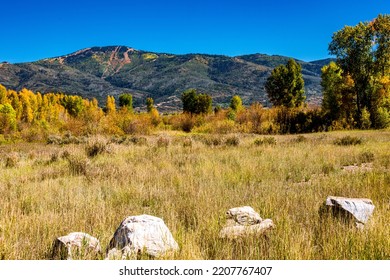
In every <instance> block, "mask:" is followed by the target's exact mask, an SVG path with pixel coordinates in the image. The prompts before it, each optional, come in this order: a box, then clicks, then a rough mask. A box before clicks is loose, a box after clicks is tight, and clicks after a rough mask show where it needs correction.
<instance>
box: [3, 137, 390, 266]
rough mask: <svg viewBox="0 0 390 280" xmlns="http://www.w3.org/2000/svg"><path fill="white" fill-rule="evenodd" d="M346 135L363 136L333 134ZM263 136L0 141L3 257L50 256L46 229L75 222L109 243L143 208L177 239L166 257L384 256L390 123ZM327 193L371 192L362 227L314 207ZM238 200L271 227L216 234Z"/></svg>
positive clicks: (388, 231)
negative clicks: (242, 235) (234, 235)
mask: <svg viewBox="0 0 390 280" xmlns="http://www.w3.org/2000/svg"><path fill="white" fill-rule="evenodd" d="M345 136H352V137H355V139H359V140H362V143H360V144H359V143H356V145H336V144H335V143H334V141H335V140H337V139H341V138H342V137H345ZM267 137H268V138H267ZM269 137H271V136H264V137H263V136H259V135H244V134H242V135H202V134H178V133H173V132H167V133H166V134H158V135H157V134H156V135H152V136H146V138H145V139H146V141H145V139H144V138H140V139H141V140H142V141H139V143H138V144H134V143H131V142H130V143H127V144H117V143H108V142H109V140H110V139H109V138H106V139H102V138H98V139H94V138H91V139H89V141H95V144H94V143H84V144H65V145H56V144H50V145H48V144H44V143H14V144H3V145H0V155H1V159H2V160H1V162H0V259H46V258H49V256H50V252H51V246H52V242H53V240H54V239H55V238H56V237H58V236H62V235H66V234H68V233H70V232H73V231H83V232H87V233H89V234H91V235H93V236H95V237H97V238H98V239H99V240H100V242H101V244H102V247H103V248H106V246H107V245H108V243H109V241H110V239H111V237H112V236H113V234H114V231H115V229H116V228H117V227H118V225H119V223H120V222H121V221H122V220H123V219H124V218H125V217H127V216H129V215H140V214H150V215H154V216H157V217H160V218H162V219H163V220H164V221H165V223H166V224H167V226H168V228H169V229H170V230H171V232H172V234H173V236H174V238H175V239H176V241H177V242H178V243H179V246H180V250H179V251H178V252H177V253H175V255H173V256H169V257H166V258H170V259H203V260H208V259H277V260H283V259H389V258H390V238H389V236H390V227H389V224H390V132H389V131H345V132H330V133H321V134H307V135H303V136H297V135H286V136H272V137H273V138H274V140H276V141H273V140H272V138H269ZM227 139H229V140H228V141H226V140H227ZM256 139H257V141H256V143H257V145H256V144H254V142H255V140H256ZM259 139H260V140H259ZM269 139H271V140H269ZM106 142H107V143H106ZM113 142H118V141H113ZM133 142H136V141H133ZM275 142H276V143H275ZM96 143H100V144H101V145H102V149H101V150H97V151H94V150H93V149H92V148H93V147H94V146H93V145H96ZM346 144H348V143H346ZM91 147H92V148H91ZM91 149H92V150H91ZM87 154H89V155H87ZM95 154H96V155H95ZM349 165H356V168H353V169H352V170H350V171H347V170H343V167H344V166H349ZM362 165H363V166H364V167H365V166H369V168H360V167H361V166H362ZM328 195H334V196H346V197H366V198H370V199H372V200H373V203H374V205H375V206H376V208H375V210H374V214H373V216H372V218H371V219H370V220H369V223H368V224H367V225H366V226H365V228H364V230H362V231H360V230H357V229H356V228H355V227H353V226H349V225H345V224H343V223H342V222H341V221H339V220H337V219H334V218H332V217H330V216H320V215H319V212H318V210H319V208H320V206H321V205H322V204H323V203H324V201H325V199H326V197H327V196H328ZM244 205H249V206H251V207H253V208H254V209H255V210H256V211H257V212H258V213H259V214H260V215H261V217H262V218H270V219H272V220H273V221H274V223H275V225H276V227H275V228H274V229H273V230H272V231H271V232H269V233H268V234H267V236H266V237H258V238H247V239H241V240H236V241H227V240H221V239H219V238H218V233H219V231H220V229H221V228H222V226H223V224H224V222H225V212H226V210H228V209H229V208H232V207H238V206H244ZM101 258H104V255H102V256H101Z"/></svg>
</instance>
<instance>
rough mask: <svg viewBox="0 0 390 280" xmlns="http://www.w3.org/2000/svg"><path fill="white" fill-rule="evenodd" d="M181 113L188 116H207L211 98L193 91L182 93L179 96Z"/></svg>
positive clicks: (210, 108) (210, 106) (209, 110)
mask: <svg viewBox="0 0 390 280" xmlns="http://www.w3.org/2000/svg"><path fill="white" fill-rule="evenodd" d="M181 101H182V102H183V112H184V113H190V114H208V113H210V112H211V110H212V101H213V100H212V98H211V96H210V95H208V94H199V93H197V91H196V90H195V89H189V90H186V91H185V92H183V94H182V96H181Z"/></svg>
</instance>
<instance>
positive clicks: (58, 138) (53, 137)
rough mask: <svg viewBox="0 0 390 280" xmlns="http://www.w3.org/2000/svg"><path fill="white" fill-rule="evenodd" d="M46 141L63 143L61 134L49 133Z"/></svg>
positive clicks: (57, 143)
mask: <svg viewBox="0 0 390 280" xmlns="http://www.w3.org/2000/svg"><path fill="white" fill-rule="evenodd" d="M46 143H47V144H56V145H59V144H62V138H61V136H59V135H49V136H48V137H47V142H46Z"/></svg>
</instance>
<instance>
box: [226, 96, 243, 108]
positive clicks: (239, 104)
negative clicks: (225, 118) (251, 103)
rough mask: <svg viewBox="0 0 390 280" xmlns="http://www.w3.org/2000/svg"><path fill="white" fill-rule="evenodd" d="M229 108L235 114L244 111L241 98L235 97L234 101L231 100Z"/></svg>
mask: <svg viewBox="0 0 390 280" xmlns="http://www.w3.org/2000/svg"><path fill="white" fill-rule="evenodd" d="M229 107H230V108H231V109H232V110H233V111H235V112H237V111H240V110H242V108H243V106H242V100H241V97H240V96H238V95H235V96H233V97H232V99H231V100H230V106H229Z"/></svg>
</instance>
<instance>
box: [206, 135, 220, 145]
mask: <svg viewBox="0 0 390 280" xmlns="http://www.w3.org/2000/svg"><path fill="white" fill-rule="evenodd" d="M224 140H225V139H224V138H223V137H221V136H218V135H207V136H206V137H204V138H203V143H204V144H206V145H207V146H220V145H222V144H223V143H224V142H225V141H224Z"/></svg>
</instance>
